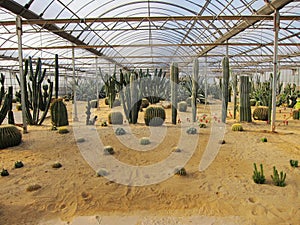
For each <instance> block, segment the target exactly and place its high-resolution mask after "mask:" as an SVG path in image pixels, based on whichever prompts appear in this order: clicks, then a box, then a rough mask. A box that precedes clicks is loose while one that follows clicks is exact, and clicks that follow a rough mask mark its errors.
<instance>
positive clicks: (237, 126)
mask: <svg viewBox="0 0 300 225" xmlns="http://www.w3.org/2000/svg"><path fill="white" fill-rule="evenodd" d="M231 130H232V131H243V130H244V129H243V126H242V124H240V123H235V124H233V125H232V126H231Z"/></svg>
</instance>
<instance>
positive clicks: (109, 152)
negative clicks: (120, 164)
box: [103, 145, 115, 155]
mask: <svg viewBox="0 0 300 225" xmlns="http://www.w3.org/2000/svg"><path fill="white" fill-rule="evenodd" d="M103 152H104V155H113V154H115V151H114V148H113V147H112V146H109V145H108V146H104V149H103Z"/></svg>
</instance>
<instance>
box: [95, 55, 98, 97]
mask: <svg viewBox="0 0 300 225" xmlns="http://www.w3.org/2000/svg"><path fill="white" fill-rule="evenodd" d="M95 61H96V68H95V72H96V92H97V100H98V101H99V76H98V74H99V73H98V57H97V56H96V58H95Z"/></svg>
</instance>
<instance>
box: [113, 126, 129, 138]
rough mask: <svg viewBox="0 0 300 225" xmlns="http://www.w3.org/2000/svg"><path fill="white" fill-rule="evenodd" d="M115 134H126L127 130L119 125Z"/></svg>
mask: <svg viewBox="0 0 300 225" xmlns="http://www.w3.org/2000/svg"><path fill="white" fill-rule="evenodd" d="M115 134H116V135H118V136H119V135H124V134H126V131H125V130H124V129H123V128H122V127H118V128H117V129H116V130H115Z"/></svg>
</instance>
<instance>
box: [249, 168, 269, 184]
mask: <svg viewBox="0 0 300 225" xmlns="http://www.w3.org/2000/svg"><path fill="white" fill-rule="evenodd" d="M253 165H254V171H253V176H252V178H253V181H254V182H255V183H257V184H264V183H265V181H266V178H265V176H264V170H263V165H262V164H260V171H258V170H257V167H256V163H254V164H253Z"/></svg>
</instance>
